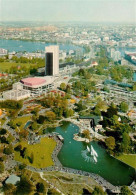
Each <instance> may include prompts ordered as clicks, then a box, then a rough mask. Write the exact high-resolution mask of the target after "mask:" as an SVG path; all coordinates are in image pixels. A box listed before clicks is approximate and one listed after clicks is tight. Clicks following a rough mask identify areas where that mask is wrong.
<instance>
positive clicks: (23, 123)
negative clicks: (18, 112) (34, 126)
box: [13, 116, 31, 130]
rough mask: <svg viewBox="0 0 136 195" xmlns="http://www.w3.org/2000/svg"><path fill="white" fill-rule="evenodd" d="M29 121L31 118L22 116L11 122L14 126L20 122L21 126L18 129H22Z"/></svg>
mask: <svg viewBox="0 0 136 195" xmlns="http://www.w3.org/2000/svg"><path fill="white" fill-rule="evenodd" d="M30 120H31V116H22V117H19V118H16V119H14V120H13V122H14V123H15V124H17V123H18V122H21V123H22V124H21V126H19V129H20V130H21V129H23V128H24V126H25V124H26V123H27V121H30Z"/></svg>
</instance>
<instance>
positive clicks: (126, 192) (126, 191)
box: [121, 186, 133, 195]
mask: <svg viewBox="0 0 136 195" xmlns="http://www.w3.org/2000/svg"><path fill="white" fill-rule="evenodd" d="M121 194H123V195H133V193H132V192H131V190H130V189H129V188H128V186H122V187H121Z"/></svg>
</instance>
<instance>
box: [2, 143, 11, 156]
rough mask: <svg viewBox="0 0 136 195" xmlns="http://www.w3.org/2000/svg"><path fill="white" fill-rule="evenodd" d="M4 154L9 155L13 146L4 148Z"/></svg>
mask: <svg viewBox="0 0 136 195" xmlns="http://www.w3.org/2000/svg"><path fill="white" fill-rule="evenodd" d="M3 152H4V154H7V155H10V154H12V153H13V147H12V146H11V145H10V146H9V147H6V148H4V150H3Z"/></svg>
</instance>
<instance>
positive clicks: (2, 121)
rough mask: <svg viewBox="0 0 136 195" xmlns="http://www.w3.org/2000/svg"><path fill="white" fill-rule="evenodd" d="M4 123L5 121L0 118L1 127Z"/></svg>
mask: <svg viewBox="0 0 136 195" xmlns="http://www.w3.org/2000/svg"><path fill="white" fill-rule="evenodd" d="M5 121H6V120H5V119H4V118H1V119H0V123H1V126H2V125H3V124H4V123H5Z"/></svg>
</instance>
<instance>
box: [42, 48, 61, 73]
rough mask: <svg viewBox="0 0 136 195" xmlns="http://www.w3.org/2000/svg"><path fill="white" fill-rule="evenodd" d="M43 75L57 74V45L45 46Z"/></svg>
mask: <svg viewBox="0 0 136 195" xmlns="http://www.w3.org/2000/svg"><path fill="white" fill-rule="evenodd" d="M45 57H46V59H45V61H46V64H45V75H47V76H55V75H58V74H59V46H57V45H51V46H48V47H45Z"/></svg>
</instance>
